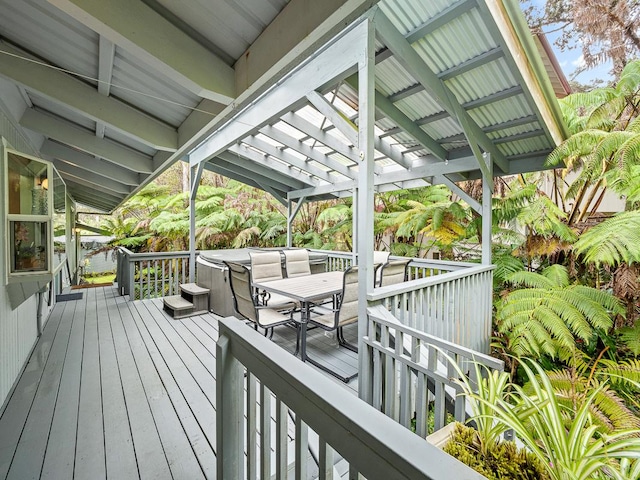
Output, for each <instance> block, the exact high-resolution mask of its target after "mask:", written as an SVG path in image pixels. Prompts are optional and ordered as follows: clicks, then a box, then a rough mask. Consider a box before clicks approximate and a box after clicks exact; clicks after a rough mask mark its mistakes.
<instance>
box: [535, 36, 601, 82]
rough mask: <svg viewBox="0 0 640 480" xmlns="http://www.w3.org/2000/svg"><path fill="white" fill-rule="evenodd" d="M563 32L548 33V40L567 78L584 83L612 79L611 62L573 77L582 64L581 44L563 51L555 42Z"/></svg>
mask: <svg viewBox="0 0 640 480" xmlns="http://www.w3.org/2000/svg"><path fill="white" fill-rule="evenodd" d="M561 33H562V32H551V33H548V34H547V40H549V43H550V44H551V48H552V49H553V53H555V55H556V58H557V59H558V63H559V64H560V68H562V71H563V72H564V75H565V77H567V80H575V81H577V82H579V83H582V84H589V83H592V82H593V81H594V80H604V81H605V82H607V81H609V80H611V78H612V77H611V74H610V73H609V72H610V70H611V68H612V65H611V62H607V63H605V64H602V65H599V66H597V67H595V68H591V69H589V70H586V71H584V72H582V73H580V74H579V75H577V76H576V77H575V78H573V74H574V72H575V71H576V70H577V69H578V67H580V66H581V65H582V51H581V49H580V48H579V46H577V45H576V46H575V47H574V48H572V49H565V51H564V52H561V51H560V48H559V47H558V46H556V45H555V43H554V42H555V40H556V39H557V38H558V37H559V36H560V35H561Z"/></svg>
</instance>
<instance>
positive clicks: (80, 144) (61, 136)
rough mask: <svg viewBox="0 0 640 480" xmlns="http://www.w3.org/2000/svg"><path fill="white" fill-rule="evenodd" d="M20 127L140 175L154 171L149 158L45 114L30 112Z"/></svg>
mask: <svg viewBox="0 0 640 480" xmlns="http://www.w3.org/2000/svg"><path fill="white" fill-rule="evenodd" d="M20 125H22V126H23V127H25V128H28V129H30V130H33V131H34V132H38V133H41V134H42V135H44V136H46V137H49V138H52V139H54V140H57V141H59V142H62V143H66V144H67V145H72V146H74V147H75V148H77V149H79V150H83V151H85V152H87V153H90V154H92V155H96V156H98V157H101V158H104V159H105V160H108V161H109V162H112V163H115V164H116V165H119V166H121V167H124V168H128V169H130V170H133V171H136V172H140V173H151V172H153V161H152V159H151V158H149V157H147V156H146V155H143V154H141V153H139V152H136V151H134V150H131V149H129V148H125V147H122V146H120V145H118V144H116V143H114V142H111V141H109V140H106V139H101V138H96V136H95V135H93V134H91V133H89V132H87V131H86V130H83V129H80V128H78V127H74V126H72V125H71V124H70V123H67V122H65V121H64V120H61V119H57V118H55V117H52V116H50V115H47V114H45V113H42V112H38V111H36V110H33V109H30V110H27V111H26V112H25V113H24V115H22V118H21V119H20Z"/></svg>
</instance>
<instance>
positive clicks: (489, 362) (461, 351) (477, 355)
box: [367, 305, 504, 371]
mask: <svg viewBox="0 0 640 480" xmlns="http://www.w3.org/2000/svg"><path fill="white" fill-rule="evenodd" d="M367 313H368V314H369V315H370V316H372V317H373V318H374V319H375V321H376V322H377V323H379V324H380V325H383V326H385V327H389V328H393V329H395V330H397V331H399V332H403V333H405V334H408V335H410V336H411V337H413V338H418V339H420V340H422V341H423V342H424V343H426V344H428V345H433V346H434V347H437V348H439V349H441V350H446V351H448V352H451V353H455V354H457V355H462V356H463V357H466V358H469V359H472V360H474V361H477V362H478V363H481V364H483V365H486V366H487V367H489V368H492V369H494V370H499V371H504V362H503V361H502V360H499V359H497V358H494V357H492V356H490V355H487V354H485V353H481V352H478V351H476V350H472V349H470V348H467V347H463V346H462V345H458V344H457V343H453V342H449V341H447V340H444V339H442V338H439V337H435V336H433V335H429V334H428V333H424V332H421V331H420V330H416V329H415V328H412V327H409V326H407V325H403V324H401V323H399V322H398V320H397V319H396V318H395V317H394V316H393V315H392V314H391V312H389V310H387V309H386V308H384V307H383V306H382V305H376V306H375V307H369V308H368V309H367Z"/></svg>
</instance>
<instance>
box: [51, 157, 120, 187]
mask: <svg viewBox="0 0 640 480" xmlns="http://www.w3.org/2000/svg"><path fill="white" fill-rule="evenodd" d="M53 165H54V166H55V167H56V169H57V170H58V172H59V173H60V175H63V176H65V177H73V178H75V179H76V181H77V182H79V183H84V184H86V185H88V184H91V185H93V186H95V188H96V189H98V190H103V191H106V192H109V193H111V192H112V193H114V194H116V195H129V194H130V193H131V191H132V188H131V186H129V185H125V184H124V183H121V182H118V181H117V180H113V179H111V178H107V177H103V176H102V175H98V174H97V173H93V172H88V171H87V170H84V169H82V168H78V167H76V166H74V165H70V164H68V163H64V162H62V161H60V160H57V159H54V160H53Z"/></svg>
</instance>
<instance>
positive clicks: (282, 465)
mask: <svg viewBox="0 0 640 480" xmlns="http://www.w3.org/2000/svg"><path fill="white" fill-rule="evenodd" d="M288 423H289V417H288V408H287V406H286V405H285V404H284V403H282V400H280V397H276V478H287V467H288V460H287V424H288Z"/></svg>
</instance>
